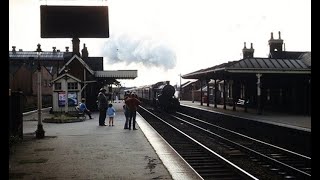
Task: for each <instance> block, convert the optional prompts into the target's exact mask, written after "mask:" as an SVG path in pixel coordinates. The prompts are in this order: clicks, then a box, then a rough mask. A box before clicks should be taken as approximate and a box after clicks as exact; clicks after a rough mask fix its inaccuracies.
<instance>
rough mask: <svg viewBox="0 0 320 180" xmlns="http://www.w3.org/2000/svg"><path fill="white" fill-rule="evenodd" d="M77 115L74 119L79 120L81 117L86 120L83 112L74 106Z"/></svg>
mask: <svg viewBox="0 0 320 180" xmlns="http://www.w3.org/2000/svg"><path fill="white" fill-rule="evenodd" d="M76 110H77V114H76V117H77V118H78V119H79V118H80V117H83V118H84V119H85V118H86V114H85V113H84V112H81V111H80V109H79V107H78V106H76Z"/></svg>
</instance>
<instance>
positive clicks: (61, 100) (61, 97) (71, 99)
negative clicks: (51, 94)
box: [58, 92, 78, 106]
mask: <svg viewBox="0 0 320 180" xmlns="http://www.w3.org/2000/svg"><path fill="white" fill-rule="evenodd" d="M65 100H66V95H65V92H59V93H58V106H64V105H65ZM77 105H78V98H77V92H68V106H77Z"/></svg>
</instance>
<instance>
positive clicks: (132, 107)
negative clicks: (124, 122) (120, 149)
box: [125, 94, 141, 130]
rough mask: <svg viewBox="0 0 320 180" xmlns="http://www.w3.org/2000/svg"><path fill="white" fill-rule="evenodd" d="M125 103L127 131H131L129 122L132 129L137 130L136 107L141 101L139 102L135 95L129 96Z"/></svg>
mask: <svg viewBox="0 0 320 180" xmlns="http://www.w3.org/2000/svg"><path fill="white" fill-rule="evenodd" d="M125 103H126V104H127V106H128V110H129V125H128V129H129V130H131V120H132V121H133V122H132V129H133V130H137V128H136V115H137V109H138V106H139V105H140V104H141V101H139V99H138V96H137V95H135V94H131V95H130V96H129V98H128V99H127V100H126V101H125Z"/></svg>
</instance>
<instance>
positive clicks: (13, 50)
mask: <svg viewBox="0 0 320 180" xmlns="http://www.w3.org/2000/svg"><path fill="white" fill-rule="evenodd" d="M12 53H13V54H15V53H16V46H12Z"/></svg>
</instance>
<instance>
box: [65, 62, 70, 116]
mask: <svg viewBox="0 0 320 180" xmlns="http://www.w3.org/2000/svg"><path fill="white" fill-rule="evenodd" d="M64 72H65V76H64V77H65V88H66V90H65V101H64V102H65V103H64V112H65V113H66V114H67V113H68V108H69V104H68V103H69V99H68V93H69V92H68V66H66V67H65V69H64Z"/></svg>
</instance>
